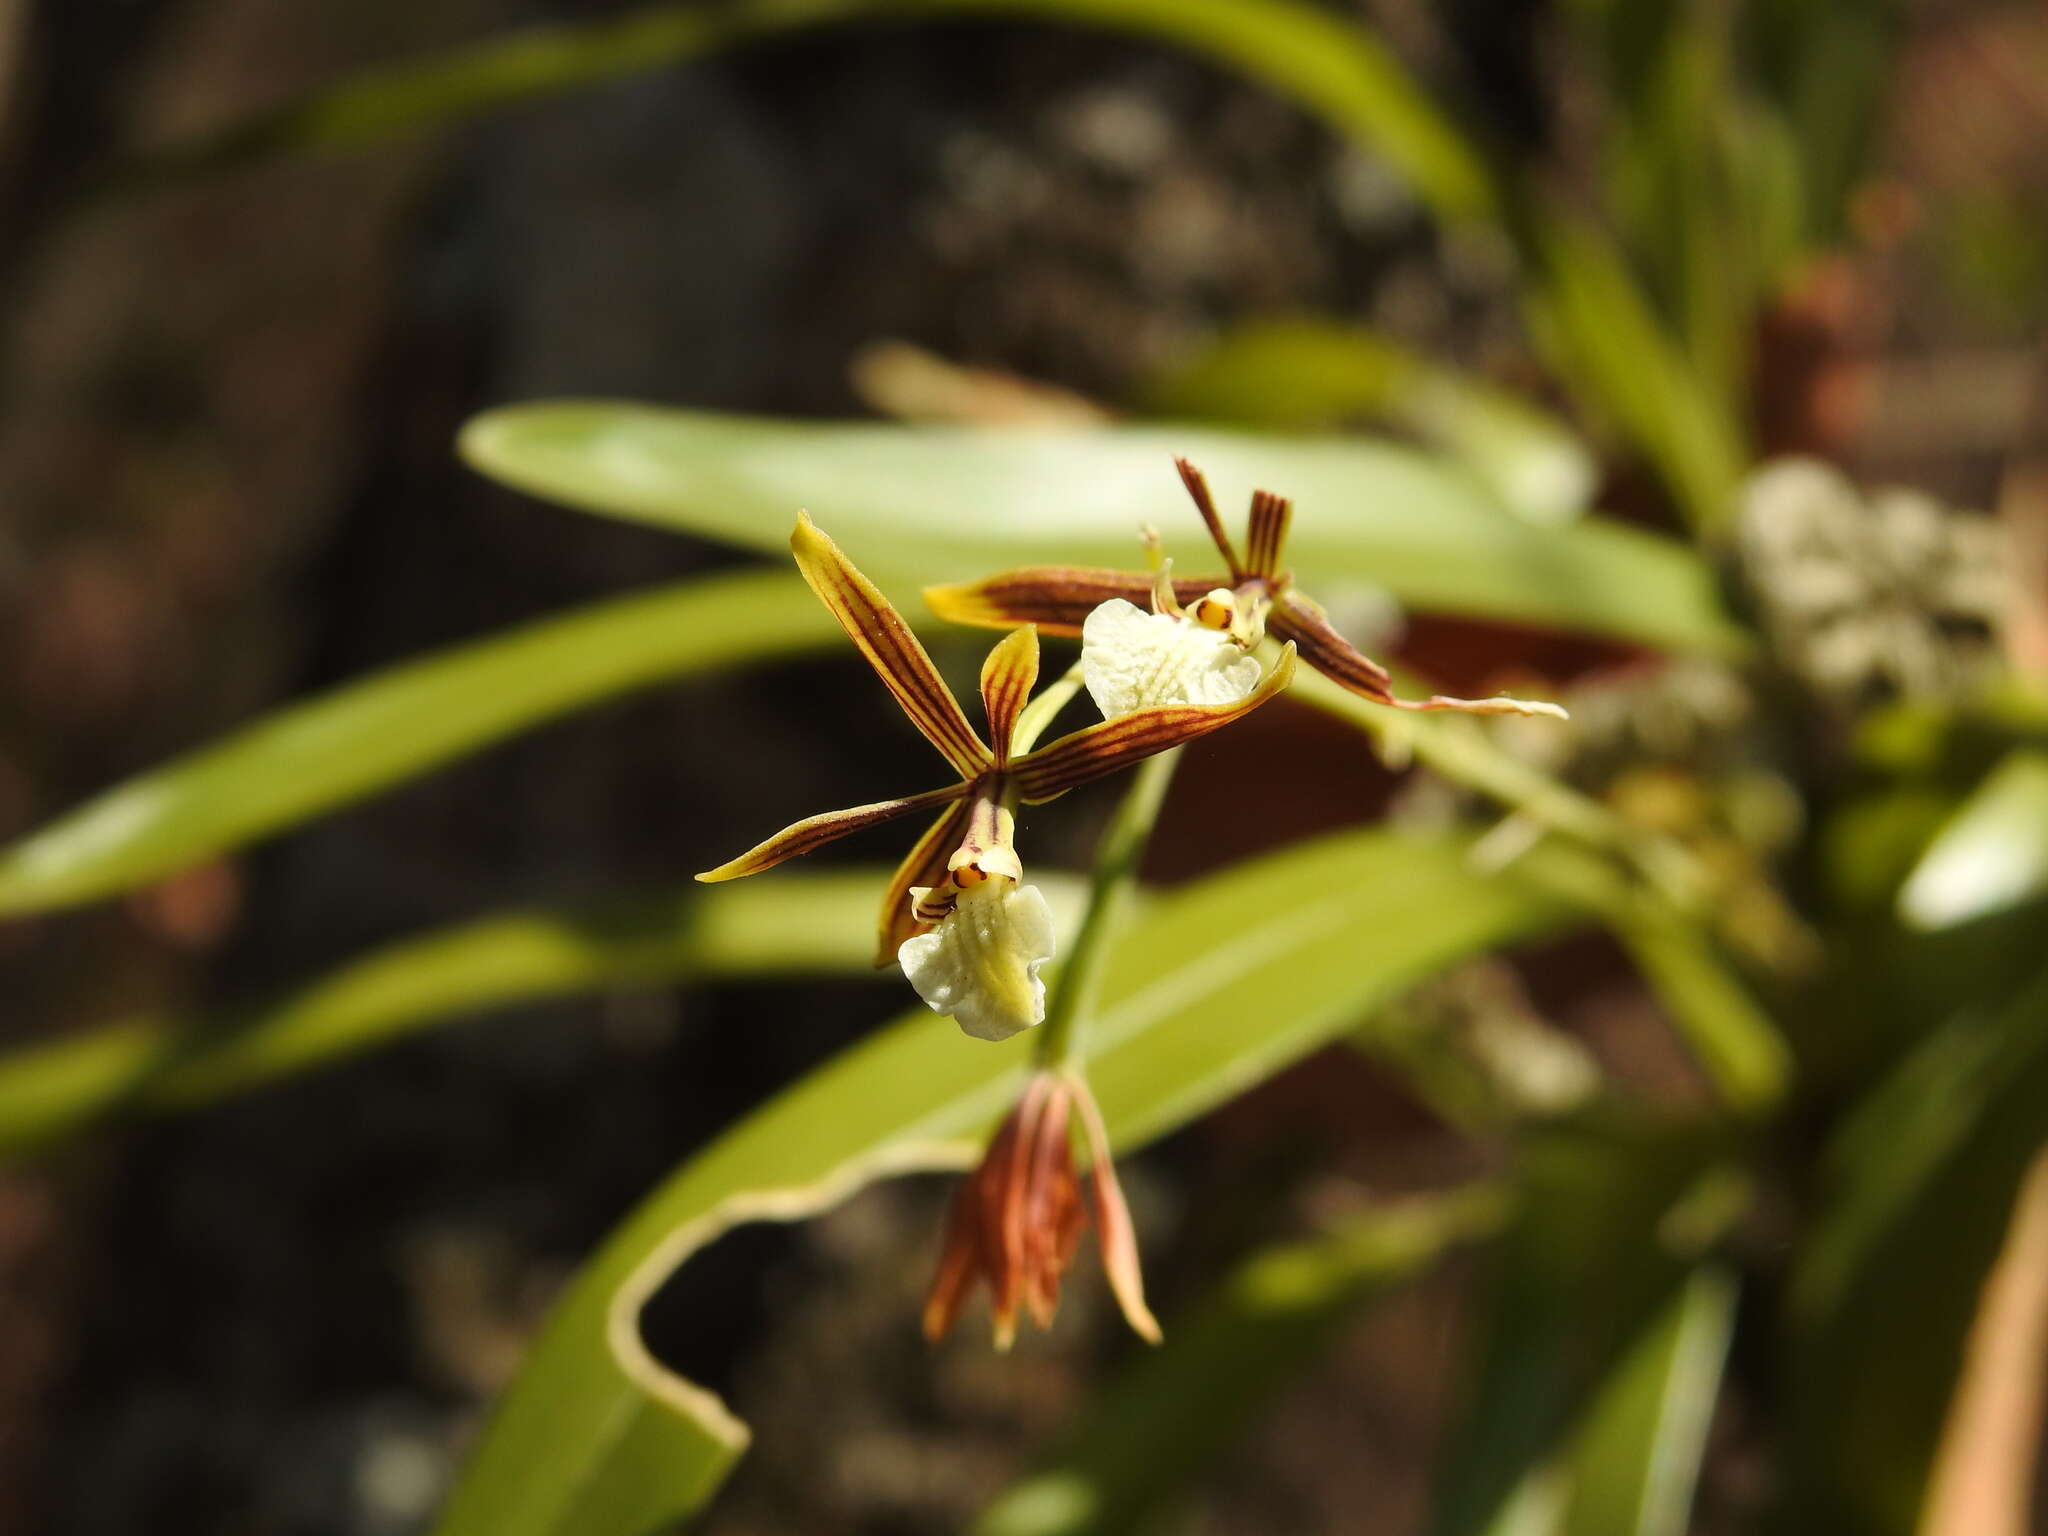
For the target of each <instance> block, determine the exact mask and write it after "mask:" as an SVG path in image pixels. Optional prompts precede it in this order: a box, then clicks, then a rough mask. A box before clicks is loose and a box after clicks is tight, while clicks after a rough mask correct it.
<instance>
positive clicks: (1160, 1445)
mask: <svg viewBox="0 0 2048 1536" xmlns="http://www.w3.org/2000/svg"><path fill="white" fill-rule="evenodd" d="M1501 1214H1502V1207H1501V1200H1500V1196H1499V1192H1498V1191H1495V1190H1491V1189H1484V1188H1480V1189H1472V1190H1467V1191H1463V1192H1461V1193H1458V1194H1455V1195H1448V1196H1441V1197H1432V1198H1429V1199H1423V1200H1416V1201H1412V1202H1409V1203H1407V1204H1404V1205H1399V1206H1392V1207H1389V1208H1387V1209H1385V1210H1379V1211H1373V1212H1371V1213H1369V1214H1366V1215H1362V1216H1359V1217H1357V1218H1355V1219H1353V1220H1351V1221H1349V1222H1347V1223H1346V1224H1345V1225H1344V1226H1343V1227H1342V1228H1341V1229H1339V1230H1338V1231H1335V1232H1332V1233H1330V1234H1329V1235H1327V1236H1324V1237H1318V1238H1314V1239H1312V1240H1310V1241H1307V1242H1299V1243H1290V1244H1287V1245H1285V1246H1283V1247H1277V1248H1271V1249H1268V1250H1267V1251H1265V1252H1264V1253H1261V1254H1258V1255H1257V1256H1255V1257H1254V1258H1252V1259H1250V1260H1248V1261H1247V1262H1246V1263H1245V1264H1244V1265H1243V1266H1242V1267H1240V1268H1239V1269H1238V1270H1237V1272H1236V1273H1235V1274H1233V1275H1232V1276H1231V1277H1230V1279H1229V1280H1228V1281H1226V1282H1225V1283H1224V1285H1223V1287H1222V1289H1221V1290H1220V1291H1219V1292H1218V1293H1217V1294H1216V1295H1215V1296H1213V1297H1211V1298H1210V1300H1209V1301H1208V1303H1207V1305H1205V1306H1204V1307H1202V1308H1201V1309H1200V1310H1199V1311H1198V1312H1197V1313H1196V1314H1195V1315H1194V1316H1193V1317H1191V1318H1188V1319H1186V1320H1185V1321H1175V1322H1173V1323H1171V1324H1170V1325H1169V1328H1168V1337H1167V1341H1166V1343H1165V1344H1164V1345H1163V1346H1162V1347H1161V1348H1160V1349H1158V1350H1156V1351H1153V1352H1151V1353H1148V1354H1146V1355H1144V1356H1142V1357H1141V1358H1140V1359H1139V1360H1138V1361H1137V1363H1136V1364H1135V1365H1133V1366H1132V1367H1131V1368H1130V1370H1129V1371H1127V1372H1126V1373H1125V1375H1124V1376H1123V1377H1122V1378H1121V1379H1120V1380H1118V1381H1116V1382H1115V1383H1114V1384H1113V1385H1112V1386H1111V1387H1110V1389H1109V1390H1108V1391H1107V1392H1105V1393H1103V1394H1102V1396H1101V1397H1099V1398H1098V1399H1097V1400H1096V1401H1095V1402H1094V1403H1092V1404H1090V1406H1089V1408H1088V1410H1087V1411H1086V1413H1085V1414H1083V1415H1082V1416H1081V1417H1080V1419H1079V1420H1077V1421H1076V1422H1075V1423H1074V1425H1073V1426H1072V1427H1071V1428H1070V1429H1069V1430H1067V1431H1066V1432H1065V1433H1064V1434H1063V1435H1062V1436H1061V1442H1060V1445H1059V1446H1058V1447H1057V1448H1056V1449H1055V1450H1054V1452H1053V1453H1052V1455H1050V1456H1049V1457H1048V1458H1047V1464H1046V1466H1045V1468H1044V1470H1042V1471H1039V1472H1036V1473H1034V1474H1032V1475H1031V1476H1029V1477H1027V1478H1025V1479H1023V1480H1022V1481H1021V1482H1019V1483H1017V1484H1016V1485H1014V1486H1013V1487H1011V1488H1010V1489H1008V1490H1007V1491H1005V1492H1004V1493H1003V1494H1002V1495H1001V1496H1000V1497H999V1498H997V1499H996V1501H995V1502H994V1503H993V1504H991V1505H990V1506H989V1508H988V1509H987V1510H986V1511H985V1512H984V1513H983V1515H982V1517H981V1519H980V1520H979V1521H977V1522H976V1524H975V1525H974V1527H973V1530H974V1533H975V1536H1082V1533H1102V1532H1115V1531H1137V1530H1150V1529H1153V1528H1155V1522H1157V1521H1159V1520H1160V1519H1161V1517H1162V1516H1164V1515H1166V1514H1167V1513H1169V1512H1170V1511H1171V1509H1172V1508H1173V1506H1174V1505H1175V1504H1176V1503H1178V1502H1179V1500H1180V1499H1181V1498H1182V1497H1184V1496H1185V1495H1186V1493H1187V1492H1188V1490H1189V1485H1190V1484H1192V1483H1194V1482H1195V1481H1196V1480H1197V1479H1199V1478H1200V1476H1201V1475H1202V1473H1203V1472H1204V1471H1205V1470H1207V1469H1209V1468H1211V1467H1213V1466H1214V1465H1215V1464H1216V1460H1217V1458H1218V1457H1219V1456H1220V1455H1221V1454H1222V1453H1224V1452H1225V1451H1227V1450H1228V1448H1229V1447H1230V1445H1231V1444H1232V1443H1233V1442H1234V1441H1235V1440H1236V1439H1237V1437H1238V1436H1239V1435H1240V1434H1241V1433H1242V1432H1243V1431H1244V1429H1245V1428H1246V1427H1247V1426H1248V1425H1250V1424H1251V1423H1253V1422H1255V1420H1256V1419H1257V1417H1258V1415H1259V1413H1260V1412H1261V1411H1262V1410H1263V1409H1264V1408H1265V1407H1266V1406H1267V1405H1268V1404H1269V1403H1270V1402H1271V1400H1272V1399H1273V1397H1274V1396H1275V1395H1277V1394H1278V1393H1279V1392H1280V1391H1281V1390H1282V1389H1283V1388H1285V1387H1286V1385H1287V1384H1288V1383H1289V1382H1290V1381H1292V1380H1293V1379H1294V1378H1295V1377H1296V1376H1298V1375H1300V1374H1301V1373H1302V1372H1303V1371H1304V1370H1306V1369H1307V1368H1308V1367H1309V1366H1310V1365H1312V1364H1313V1363H1314V1362H1315V1360H1316V1359H1317V1357H1318V1356H1319V1355H1320V1354H1321V1353H1322V1351H1323V1350H1324V1349H1325V1348H1326V1347H1327V1346H1328V1344H1329V1343H1330V1341H1331V1339H1332V1337H1333V1336H1334V1335H1335V1334H1336V1333H1337V1332H1338V1331H1339V1330H1340V1329H1341V1328H1342V1327H1343V1326H1344V1325H1345V1324H1346V1322H1348V1321H1349V1320H1350V1319H1351V1318H1352V1317H1353V1316H1354V1315H1355V1314H1356V1313H1357V1312H1358V1311H1359V1309H1360V1308H1362V1307H1365V1306H1369V1305H1370V1304H1371V1303H1373V1302H1374V1301H1377V1300H1378V1299H1380V1298H1381V1297H1383V1296H1385V1295H1386V1294H1387V1293H1389V1292H1390V1291H1393V1290H1395V1289H1397V1288H1399V1287H1400V1286H1401V1285H1402V1284H1404V1283H1405V1282H1407V1281H1409V1280H1412V1279H1413V1278H1414V1277H1415V1276H1416V1275H1418V1274H1420V1273H1421V1272H1423V1271H1424V1270H1426V1269H1428V1268H1429V1266H1430V1265H1431V1264H1433V1263H1435V1262H1436V1261H1437V1260H1438V1259H1440V1258H1442V1257H1443V1255H1444V1253H1445V1251H1446V1250H1447V1249H1450V1248H1452V1247H1455V1246H1457V1245H1459V1244H1461V1243H1466V1242H1470V1241H1472V1240H1474V1239H1476V1238H1479V1237H1483V1236H1484V1235H1485V1234H1486V1233H1488V1232H1490V1231H1492V1230H1493V1229H1494V1228H1495V1227H1496V1226H1498V1224H1499V1222H1500V1219H1501Z"/></svg>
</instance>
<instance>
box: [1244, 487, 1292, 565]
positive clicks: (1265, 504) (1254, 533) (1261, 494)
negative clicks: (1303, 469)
mask: <svg viewBox="0 0 2048 1536" xmlns="http://www.w3.org/2000/svg"><path fill="white" fill-rule="evenodd" d="M1293 515H1294V503H1293V502H1291V501H1289V500H1288V499H1287V498H1286V497H1285V496H1275V495H1274V494H1273V493H1272V492H1271V491H1254V492H1252V519H1251V531H1250V532H1249V533H1248V534H1247V535H1246V537H1245V545H1246V550H1245V554H1246V559H1247V561H1248V564H1247V565H1246V568H1245V569H1246V572H1247V574H1249V575H1252V576H1264V577H1266V578H1268V579H1269V580H1270V579H1271V578H1272V577H1275V576H1278V575H1279V574H1280V552H1281V550H1283V549H1284V548H1286V546H1287V523H1288V519H1289V518H1291V517H1292V516H1293Z"/></svg>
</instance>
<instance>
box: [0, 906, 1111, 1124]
mask: <svg viewBox="0 0 2048 1536" xmlns="http://www.w3.org/2000/svg"><path fill="white" fill-rule="evenodd" d="M888 875H889V872H888V871H887V870H886V869H871V870H834V871H831V872H829V873H824V874H818V873H813V872H809V871H791V872H789V873H786V874H783V875H781V876H779V877H778V878H776V879H775V880H772V881H760V882H757V883H754V884H750V885H732V886H721V887H717V888H715V889H713V888H706V887H704V886H701V885H694V884H693V885H691V886H688V887H687V888H685V889H683V890H679V891H672V892H668V893H665V894H662V895H657V896H643V897H639V898H635V899H631V900H623V901H614V902H611V903H608V904H606V905H604V906H601V907H592V908H585V909H574V910H564V909H556V910H547V909H537V910H534V911H530V912H506V913H495V914H493V915H491V916H489V917H483V918H478V919H476V920H474V921H472V922H466V923H459V924H456V925H454V926H451V927H447V928H438V929H435V930H433V931H432V932H429V933H423V934H417V935H414V936H411V937H409V938H405V939H401V940H398V941H397V942H395V943H392V944H387V945H384V946H382V947H381V948H378V949H375V950H372V951H371V952H370V953H368V954H366V955H362V956H360V957H358V958H357V959H354V960H351V961H349V962H348V963H347V964H346V965H343V966H341V967H340V968H339V969H337V970H334V971H332V972H329V973H328V974H327V975H325V976H322V977H320V978H318V979H317V980H315V981H312V982H310V983H308V984H306V985H305V986H302V987H299V988H297V989H296V990H294V991H293V992H292V993H291V994H289V995H288V996H286V997H282V998H279V999H277V1000H276V1001H273V1002H270V1003H266V1004H264V1005H262V1006H259V1007H255V1008H251V1009H248V1010H246V1011H243V1012H240V1013H237V1014H235V1015H232V1016H230V1017H226V1018H220V1019H200V1020H197V1021H190V1022H179V1021H174V1020H170V1019H155V1018H142V1019H131V1020H126V1021H124V1022H121V1023H119V1024H112V1025H109V1026H107V1027H105V1028H103V1029H96V1030H91V1031H88V1032H86V1033H84V1034H79V1035H72V1036H67V1037H66V1038H64V1039H62V1040H58V1041H55V1042H52V1043H51V1044H48V1045H41V1046H32V1047H28V1048H26V1049H23V1050H18V1051H15V1052H13V1053H11V1054H9V1055H6V1056H0V1158H5V1157H8V1156H15V1155H20V1154H22V1153H25V1152H29V1151H33V1150H36V1149H39V1148H42V1147H45V1146H48V1145H50V1144H51V1143H53V1142H55V1141H57V1140H59V1139H61V1138H62V1137H64V1136H66V1135H68V1134H70V1133H73V1132H76V1131H78V1130H79V1129H81V1128H83V1127H85V1126H87V1125H89V1124H91V1123H92V1122H94V1121H95V1120H97V1119H98V1118H99V1117H101V1116H103V1115H106V1114H108V1113H111V1112H114V1111H117V1110H134V1111H137V1112H141V1113H151V1114H154V1113H160V1112H164V1111H169V1110H182V1109H190V1108H195V1107H197V1106H199V1105H202V1104H209V1103H212V1102H214V1101H215V1100H217V1099H220V1098H224V1097H227V1096H228V1095H230V1094H234V1093H240V1092H243V1091H245V1090H249V1089H254V1088H258V1087H261V1086H263V1085H265V1084H267V1083H271V1082H275V1081H277V1080H279V1079H281V1078H285V1077H289V1076H292V1075H294V1074H296V1073H299V1072H306V1071H312V1070H314V1069H317V1068H319V1067H323V1066H326V1065H328V1064H330V1063H332V1062H334V1061H337V1060H340V1059H342V1058H344V1057H347V1056H351V1055H354V1054H357V1053H359V1052H363V1051H369V1050H374V1049H376V1048H378V1047H380V1046H384V1045H389V1044H391V1043H393V1042H394V1041H397V1040H400V1039H403V1038H405V1037H407V1036H409V1035H412V1034H415V1033H417V1032H419V1031H420V1030H423V1029H427V1028H429V1027H431V1026H433V1025H436V1024H441V1023H445V1022H447V1021H449V1020H451V1019H457V1018H463V1017H467V1016H469V1015H471V1014H474V1013H476V1012H478V1011H480V1010H484V1009H489V1008H499V1007H504V1006H505V1005H507V1004H511V1003H520V1002H532V1001H534V1000H535V999H538V998H547V997H563V996H567V995H570V994H573V993H578V992H590V991H596V990H599V989H602V988H622V987H635V986H650V985H654V984H658V983H663V982H671V981H679V980H697V979H713V978H715V979H721V980H723V979H730V978H733V977H767V976H785V975H791V974H803V973H816V972H831V973H834V974H845V975H857V976H863V977H866V976H873V975H875V974H876V972H875V970H874V968H873V964H872V960H873V957H872V954H871V951H872V948H873V942H874V936H873V924H872V921H871V918H870V915H869V910H868V909H869V908H870V906H872V904H873V897H874V893H875V891H876V890H878V889H879V888H880V887H881V885H882V883H883V882H884V881H885V880H887V879H888ZM1038 881H1039V884H1040V885H1041V886H1044V887H1045V888H1046V894H1047V895H1048V897H1050V898H1051V900H1052V902H1053V905H1054V910H1055V911H1057V912H1060V913H1066V912H1070V911H1078V910H1079V904H1080V887H1079V885H1078V883H1076V882H1074V881H1072V880H1068V879H1061V878H1057V877H1052V876H1046V875H1040V876H1039V877H1038Z"/></svg>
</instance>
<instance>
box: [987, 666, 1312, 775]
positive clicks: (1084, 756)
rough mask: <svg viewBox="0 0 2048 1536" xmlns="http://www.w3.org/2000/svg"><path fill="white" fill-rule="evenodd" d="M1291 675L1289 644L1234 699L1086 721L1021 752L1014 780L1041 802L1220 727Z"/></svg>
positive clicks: (1261, 700) (1270, 693) (1266, 696)
mask: <svg viewBox="0 0 2048 1536" xmlns="http://www.w3.org/2000/svg"><path fill="white" fill-rule="evenodd" d="M1293 680H1294V647H1293V646H1292V645H1289V646H1288V647H1287V648H1286V649H1285V650H1283V651H1282V652H1281V653H1280V657H1279V660H1277V661H1276V662H1275V663H1274V664H1273V669H1272V670H1271V671H1270V672H1268V673H1267V674H1266V675H1265V677H1264V678H1263V679H1262V680H1261V681H1260V683H1259V686H1258V687H1257V688H1255V689H1253V690H1252V691H1251V692H1250V693H1249V694H1247V695H1246V696H1245V697H1244V698H1242V699H1239V700H1238V701H1237V702H1236V703H1234V704H1168V705H1161V706H1160V707H1158V708H1155V709H1140V710H1134V711H1133V712H1132V713H1130V714H1128V715H1119V716H1118V717H1117V718H1116V719H1114V720H1105V721H1103V722H1102V723H1101V724H1100V725H1091V726H1086V727H1084V728H1083V729H1081V730H1078V731H1075V732H1073V733H1072V734H1070V735H1066V736H1062V737H1061V738H1060V739H1059V740H1058V741H1055V742H1051V743H1049V744H1048V745H1046V746H1043V747H1040V748H1039V749H1038V750H1037V751H1036V752H1032V753H1029V754H1027V755H1026V756H1024V757H1021V758H1019V759H1018V760H1017V761H1016V762H1015V763H1013V764H1011V766H1010V781H1011V782H1012V783H1013V784H1015V785H1016V786H1017V791H1018V794H1019V795H1020V796H1021V798H1022V799H1023V800H1024V802H1025V803H1026V804H1027V805H1037V804H1040V803H1041V802H1043V801H1046V800H1051V799H1054V798H1056V797H1057V796H1060V795H1063V794H1065V793H1066V792H1067V791H1068V790H1070V789H1072V788H1074V787H1075V786H1076V785H1080V784H1086V783H1089V782H1090V781H1091V780H1094V779H1099V778H1101V777H1103V776H1104V775H1105V774H1111V773H1115V772H1116V771H1117V770H1118V769H1120V768H1128V767H1130V766H1131V765H1132V764H1134V763H1137V762H1140V761H1142V760H1143V759H1145V758H1148V757H1151V756H1152V755H1153V754H1154V753H1158V752H1164V751H1166V750H1167V749H1168V748H1169V747H1177V746H1180V745H1181V744H1182V743H1183V742H1189V741H1193V740H1195V739H1196V738H1197V737H1199V736H1206V735H1208V734H1209V733H1210V732H1211V731H1214V730H1219V729H1221V728H1222V727H1223V726H1226V725H1228V724H1230V722H1231V721H1233V720H1236V719H1239V718H1241V717H1242V716H1244V715H1248V714H1250V713H1251V712H1252V711H1253V710H1255V709H1257V708H1258V707H1259V706H1260V705H1261V704H1264V703H1265V702H1266V701H1267V700H1268V699H1270V698H1272V697H1273V696H1274V695H1275V694H1277V693H1279V692H1280V691H1281V690H1282V689H1284V688H1286V686H1287V685H1288V684H1289V683H1290V682H1292V681H1293Z"/></svg>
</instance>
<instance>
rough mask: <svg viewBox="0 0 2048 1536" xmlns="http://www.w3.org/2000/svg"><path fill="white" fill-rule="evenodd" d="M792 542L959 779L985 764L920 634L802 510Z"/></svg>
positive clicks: (828, 601)
mask: <svg viewBox="0 0 2048 1536" xmlns="http://www.w3.org/2000/svg"><path fill="white" fill-rule="evenodd" d="M789 547H790V551H791V553H792V554H794V555H795V556H796V564H797V569H798V570H800V571H802V572H803V577H804V580H805V581H807V582H809V583H810V586H811V590H812V591H813V592H815V593H817V594H818V600H819V601H820V602H822V603H824V605H825V606H826V607H827V608H830V609H831V610H832V613H833V616H834V617H835V618H837V619H838V620H839V623H840V625H841V627H842V628H844V629H845V631H846V633H847V636H848V637H849V638H850V639H851V640H852V641H853V643H854V644H855V645H856V646H858V647H859V648H860V653H861V654H862V655H863V656H865V657H866V658H867V659H868V665H869V666H871V667H873V668H874V669H875V672H876V673H877V674H878V675H879V676H880V677H881V679H882V682H883V684H884V685H885V686H886V687H887V688H888V690H889V692H890V693H891V694H892V695H893V696H894V697H895V699H896V702H897V703H898V704H899V705H901V706H902V708H903V712H904V713H905V714H906V715H908V716H910V721H911V724H913V725H915V726H916V727H917V728H918V729H919V730H920V731H922V732H923V733H924V736H925V739H926V740H927V741H929V742H930V743H931V744H932V745H933V746H935V747H937V748H938V749H939V751H940V752H941V753H942V754H943V755H944V756H945V759H946V761H947V762H949V763H951V764H952V765H953V767H954V768H955V769H957V770H958V771H959V774H960V777H961V778H963V779H971V778H973V777H974V776H975V775H976V774H978V773H980V772H981V771H982V770H983V769H984V768H986V767H987V766H988V765H989V762H990V755H989V750H988V748H987V747H986V746H984V745H983V744H982V741H981V738H980V737H979V736H977V735H975V734H974V727H973V726H971V725H969V724H968V723H967V716H966V715H965V714H964V713H962V711H961V709H960V704H959V701H958V700H956V699H955V698H954V697H953V694H952V690H951V689H949V688H947V686H946V684H945V681H944V679H942V678H941V677H940V676H939V672H938V668H936V667H934V666H933V665H932V659H931V657H929V656H927V655H926V654H925V649H924V647H923V646H922V645H920V644H919V643H918V639H917V636H916V635H914V634H912V633H911V630H910V626H909V625H908V624H906V623H904V622H903V616H902V615H901V614H899V613H898V612H897V611H896V610H895V609H894V608H893V607H891V606H890V603H889V600H888V599H887V598H886V597H884V596H882V594H881V592H880V591H879V590H878V589H877V588H876V586H875V584H874V583H873V582H871V581H869V580H868V579H867V577H865V576H863V575H861V573H860V572H859V571H858V570H856V569H855V568H854V564H853V562H852V561H851V560H849V559H847V558H846V556H845V555H844V554H843V553H842V552H841V551H840V548H839V546H838V545H837V544H834V543H833V542H832V541H831V540H830V539H829V538H827V537H826V536H825V535H824V534H823V533H822V532H820V531H819V529H818V526H817V524H815V523H813V522H812V521H811V520H810V518H809V517H808V516H807V515H805V514H803V513H798V514H797V520H796V531H795V532H794V533H792V534H791V535H790V539H789Z"/></svg>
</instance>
